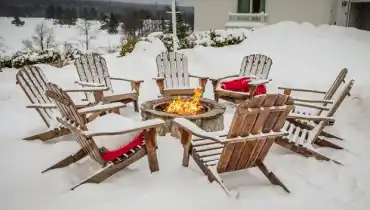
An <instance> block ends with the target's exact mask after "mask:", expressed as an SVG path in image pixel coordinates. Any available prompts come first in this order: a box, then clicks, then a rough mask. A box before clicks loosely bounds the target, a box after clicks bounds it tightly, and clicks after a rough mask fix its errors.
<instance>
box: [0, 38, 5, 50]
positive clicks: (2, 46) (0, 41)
mask: <svg viewBox="0 0 370 210" xmlns="http://www.w3.org/2000/svg"><path fill="white" fill-rule="evenodd" d="M4 52H5V44H4V38H3V37H2V36H0V53H4Z"/></svg>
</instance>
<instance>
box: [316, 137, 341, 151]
mask: <svg viewBox="0 0 370 210" xmlns="http://www.w3.org/2000/svg"><path fill="white" fill-rule="evenodd" d="M314 144H317V145H318V146H321V147H330V148H333V149H344V148H343V147H341V146H338V145H336V144H334V143H331V142H330V141H327V140H325V139H321V138H318V139H316V141H315V142H314Z"/></svg>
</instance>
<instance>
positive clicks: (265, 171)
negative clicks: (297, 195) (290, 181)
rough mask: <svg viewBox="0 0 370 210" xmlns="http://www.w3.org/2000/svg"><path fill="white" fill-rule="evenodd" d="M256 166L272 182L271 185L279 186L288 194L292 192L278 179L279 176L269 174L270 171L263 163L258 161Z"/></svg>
mask: <svg viewBox="0 0 370 210" xmlns="http://www.w3.org/2000/svg"><path fill="white" fill-rule="evenodd" d="M256 165H257V167H258V168H259V169H260V170H261V171H262V173H263V174H264V175H265V176H266V177H267V179H268V180H269V181H270V182H271V184H274V185H279V186H281V187H282V188H283V189H284V190H285V191H286V192H287V193H290V191H289V190H288V188H287V187H286V186H285V185H284V184H283V183H282V182H281V181H280V180H279V179H278V178H277V176H276V175H275V174H274V173H272V172H269V170H268V169H267V167H266V166H265V164H263V162H262V161H260V160H256Z"/></svg>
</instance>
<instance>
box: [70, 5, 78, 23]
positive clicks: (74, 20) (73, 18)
mask: <svg viewBox="0 0 370 210" xmlns="http://www.w3.org/2000/svg"><path fill="white" fill-rule="evenodd" d="M71 19H72V25H76V22H77V12H76V10H75V8H72V10H71Z"/></svg>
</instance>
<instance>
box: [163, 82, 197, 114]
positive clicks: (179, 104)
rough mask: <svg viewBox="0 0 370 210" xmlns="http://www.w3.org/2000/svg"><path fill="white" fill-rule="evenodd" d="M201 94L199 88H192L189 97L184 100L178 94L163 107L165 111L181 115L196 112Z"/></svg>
mask: <svg viewBox="0 0 370 210" xmlns="http://www.w3.org/2000/svg"><path fill="white" fill-rule="evenodd" d="M202 96H203V91H202V89H201V88H196V89H194V95H193V97H192V98H191V99H188V100H184V99H182V98H181V97H180V96H178V97H177V99H174V100H172V101H171V102H170V103H169V104H168V106H167V107H166V109H165V112H169V113H173V114H181V115H190V114H197V113H198V112H199V111H200V110H201V109H202V106H201V105H200V103H199V100H200V98H201V97H202Z"/></svg>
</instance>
